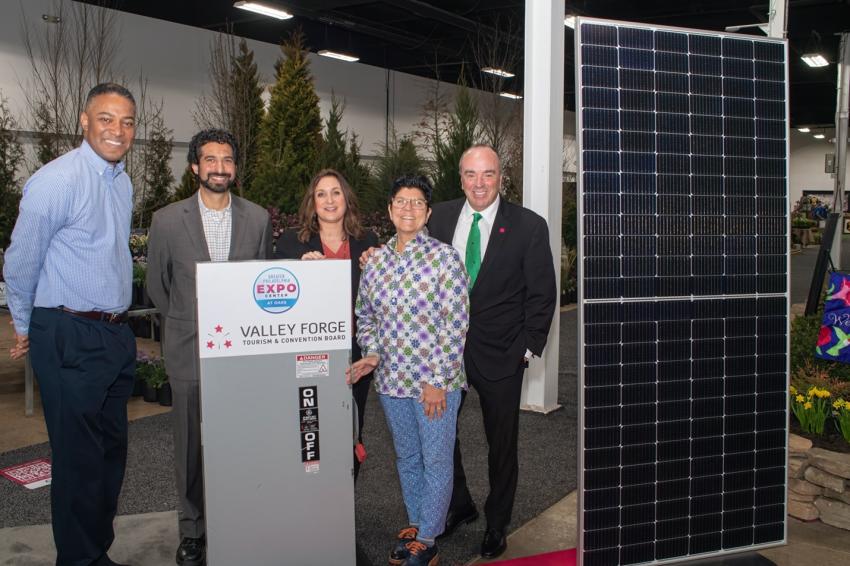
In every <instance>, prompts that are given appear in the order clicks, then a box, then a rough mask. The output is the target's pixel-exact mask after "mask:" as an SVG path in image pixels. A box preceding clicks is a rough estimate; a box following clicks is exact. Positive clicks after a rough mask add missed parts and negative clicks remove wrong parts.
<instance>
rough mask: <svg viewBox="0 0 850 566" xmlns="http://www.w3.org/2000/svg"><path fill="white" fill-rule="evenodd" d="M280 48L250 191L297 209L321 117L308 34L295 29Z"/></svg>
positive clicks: (258, 198)
mask: <svg viewBox="0 0 850 566" xmlns="http://www.w3.org/2000/svg"><path fill="white" fill-rule="evenodd" d="M281 50H282V51H283V56H282V58H281V59H279V60H278V62H277V64H276V65H275V70H276V81H275V84H274V85H273V86H272V89H271V100H270V101H269V109H268V112H267V113H266V115H265V116H264V117H263V121H262V123H261V124H260V135H259V140H258V152H257V168H256V174H255V177H254V180H253V181H252V183H251V187H250V192H249V193H248V194H249V198H251V200H253V201H254V202H256V203H257V204H259V205H261V206H277V207H279V208H280V209H281V211H282V212H294V211H295V210H296V209H297V207H298V204H299V202H300V200H301V195H302V193H303V191H304V187H306V185H307V183H309V181H310V177H311V176H312V175H313V174H314V173H315V171H316V162H317V159H318V156H319V148H320V144H321V139H322V138H321V136H322V119H321V116H320V114H319V97H318V96H317V95H316V90H315V88H314V86H313V77H312V75H311V74H310V62H309V60H308V59H307V53H306V51H305V48H304V35H303V34H302V33H301V32H300V31H298V32H295V33H294V34H293V35H292V36H291V37H290V39H289V40H287V41H285V42H284V43H283V44H281Z"/></svg>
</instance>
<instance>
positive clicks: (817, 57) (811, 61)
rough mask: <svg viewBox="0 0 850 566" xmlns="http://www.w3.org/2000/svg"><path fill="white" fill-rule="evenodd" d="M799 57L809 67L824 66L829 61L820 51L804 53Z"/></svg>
mask: <svg viewBox="0 0 850 566" xmlns="http://www.w3.org/2000/svg"><path fill="white" fill-rule="evenodd" d="M800 58H801V59H802V60H803V62H804V63H805V64H806V65H808V66H809V67H826V66H827V65H829V61H827V60H826V58H825V57H824V56H823V55H821V54H820V53H806V54H805V55H803V56H802V57H800Z"/></svg>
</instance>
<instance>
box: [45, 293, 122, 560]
mask: <svg viewBox="0 0 850 566" xmlns="http://www.w3.org/2000/svg"><path fill="white" fill-rule="evenodd" d="M29 339H30V355H31V359H32V366H33V370H34V371H35V373H36V376H37V377H38V386H39V390H40V391H41V402H42V406H43V408H44V420H45V421H46V423H47V434H48V436H49V438H50V450H51V464H52V476H53V479H52V481H51V485H50V507H51V512H52V521H53V539H54V541H55V542H56V551H57V555H56V564H57V566H88V565H90V564H95V563H97V562H98V561H102V560H104V555H105V554H106V551H107V550H109V547H110V545H111V544H112V540H113V539H114V538H115V533H114V531H113V528H112V521H113V519H114V518H115V513H116V512H117V510H118V494H119V493H120V492H121V484H122V483H123V481H124V466H125V464H126V460H127V399H128V398H129V397H130V394H131V393H132V391H133V377H134V373H135V368H136V339H135V337H134V336H133V333H132V331H131V330H130V328H129V327H128V326H127V325H126V324H109V323H106V322H99V321H94V320H88V319H84V318H80V317H77V316H73V315H71V314H68V313H64V312H61V311H58V310H55V309H42V308H36V309H33V313H32V320H31V322H30V333H29Z"/></svg>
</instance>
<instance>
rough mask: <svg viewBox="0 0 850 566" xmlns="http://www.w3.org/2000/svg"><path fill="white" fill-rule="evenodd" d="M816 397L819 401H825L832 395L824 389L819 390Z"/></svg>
mask: <svg viewBox="0 0 850 566" xmlns="http://www.w3.org/2000/svg"><path fill="white" fill-rule="evenodd" d="M817 395H818V397H820V398H821V399H826V398H827V397H830V396H831V395H832V393H830V392H829V391H827V390H826V389H821V390H820V391H818V393H817Z"/></svg>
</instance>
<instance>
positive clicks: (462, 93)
mask: <svg viewBox="0 0 850 566" xmlns="http://www.w3.org/2000/svg"><path fill="white" fill-rule="evenodd" d="M478 130H479V125H478V108H477V106H476V104H475V100H474V99H473V98H472V95H471V94H470V92H469V89H468V88H466V87H465V86H463V85H461V86H460V87H459V88H458V91H457V96H456V97H455V105H454V110H453V112H452V113H451V115H449V117H448V126H447V128H446V130H445V134H446V135H445V139H443V138H442V137H441V136H438V137H436V138H435V140H434V161H435V163H434V167H433V171H432V177H433V181H434V202H441V201H444V200H450V199H453V198H457V197H460V196H463V190H462V189H461V186H460V169H459V161H460V156H461V155H463V152H464V151H466V150H467V149H468V148H469V146H471V145H473V144H474V143H475V142H476V141H477V136H478Z"/></svg>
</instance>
